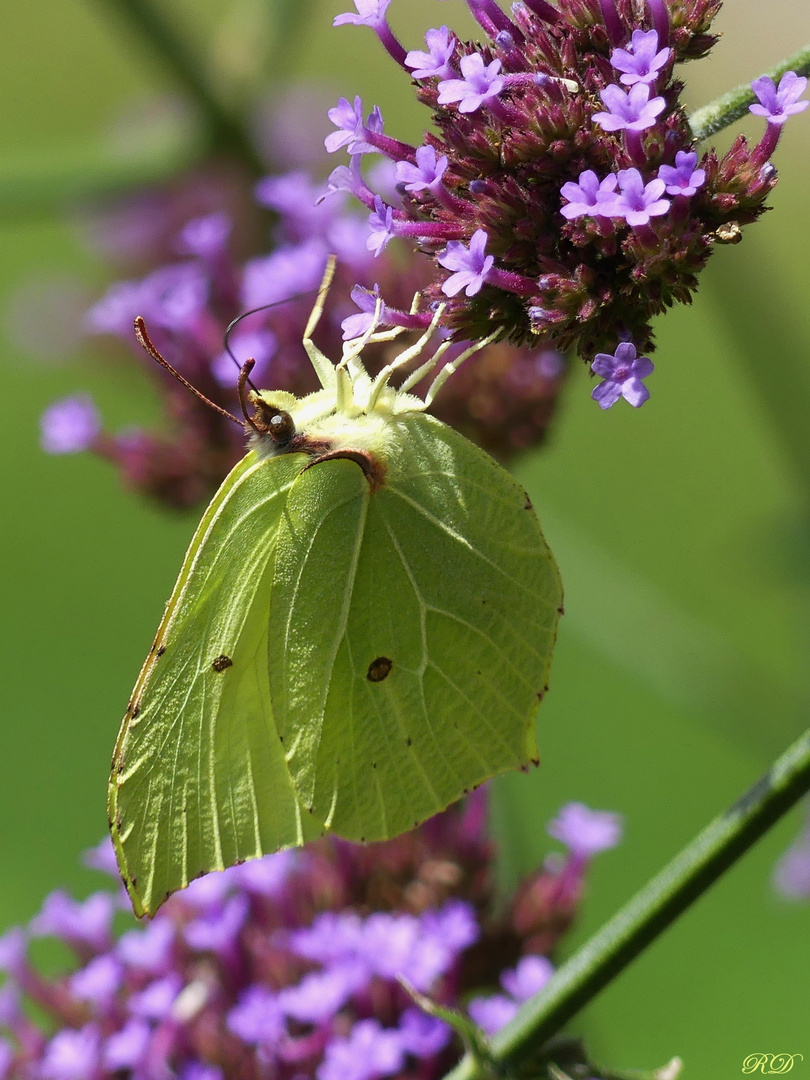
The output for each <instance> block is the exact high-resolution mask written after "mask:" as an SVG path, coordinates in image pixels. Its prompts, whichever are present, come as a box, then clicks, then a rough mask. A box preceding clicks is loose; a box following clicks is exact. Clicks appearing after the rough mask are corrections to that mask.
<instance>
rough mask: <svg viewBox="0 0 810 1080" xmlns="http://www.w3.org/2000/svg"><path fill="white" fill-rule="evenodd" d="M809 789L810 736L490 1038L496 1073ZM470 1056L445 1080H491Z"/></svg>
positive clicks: (529, 1048)
mask: <svg viewBox="0 0 810 1080" xmlns="http://www.w3.org/2000/svg"><path fill="white" fill-rule="evenodd" d="M809 789H810V731H807V732H805V733H804V735H802V736H801V738H800V739H798V740H797V741H796V742H795V743H794V744H793V746H791V747H790V748H789V749H788V750H787V751H785V753H784V754H783V755H782V756H781V757H780V758H778V759H777V760H776V762H774V764H773V765H772V766H771V768H770V770H769V771H768V772H767V773H766V774H765V775H764V776H763V777H762V778H761V779H760V780H759V781H758V782H757V783H756V784H754V786H753V787H752V788H751V789H750V790H749V791H747V792H746V793H745V795H743V796H742V798H741V799H738V801H737V802H736V803H735V804H734V805H733V806H732V807H730V809H728V810H727V811H726V812H725V813H724V814H721V815H720V817H718V818H716V819H715V820H714V821H713V822H712V823H711V824H710V825H708V826H707V827H706V828H705V829H704V830H703V832H702V833H700V834H699V835H698V836H697V837H695V839H694V840H693V841H692V842H691V843H690V844H689V845H688V846H687V847H686V848H684V850H683V851H682V852H681V853H680V854H679V855H677V856H676V857H675V858H674V859H673V860H672V862H671V863H670V864H669V865H668V866H666V867H664V869H663V870H662V871H661V872H660V873H659V874H658V875H657V876H656V877H654V878H653V879H652V880H651V881H650V882H648V883H647V885H645V886H644V888H643V889H642V890H641V892H639V893H637V895H636V896H635V897H634V898H633V899H632V900H631V901H630V902H629V903H628V904H627V905H626V906H625V907H624V908H622V909H621V911H619V912H618V914H616V915H614V917H613V918H612V919H611V920H610V921H609V922H608V923H606V925H605V926H603V927H602V929H601V930H600V931H598V933H597V934H596V935H595V936H594V937H592V938H591V940H590V941H588V942H587V943H586V944H585V945H584V946H583V947H582V948H581V949H580V950H579V952H577V953H576V954H575V955H574V956H572V957H571V959H570V960H569V961H568V962H567V963H566V964H564V965H563V966H562V967H561V968H560V969H559V971H558V972H557V973H556V975H555V976H554V977H553V979H551V981H550V982H549V983H547V984H546V986H545V987H544V988H543V990H541V991H540V993H538V994H536V995H535V996H534V997H533V998H531V999H530V1000H529V1001H527V1002H526V1004H525V1005H524V1006H523V1007H522V1008H521V1010H520V1012H519V1013H518V1014H517V1016H516V1017H515V1019H514V1020H512V1021H511V1023H509V1024H508V1025H507V1026H506V1027H505V1028H504V1029H503V1030H502V1031H500V1032H499V1033H498V1034H497V1035H496V1036H494V1038H493V1039H492V1052H491V1058H490V1061H491V1065H492V1066H494V1068H495V1070H499V1069H501V1068H507V1069H508V1068H509V1066H513V1065H518V1064H519V1063H520V1062H521V1060H522V1059H523V1058H525V1057H527V1056H528V1055H529V1054H530V1053H532V1052H533V1051H536V1049H537V1048H538V1047H539V1046H541V1045H542V1044H543V1043H545V1042H546V1041H547V1040H548V1039H550V1038H551V1037H552V1036H553V1035H556V1034H558V1032H559V1031H560V1029H561V1028H562V1027H563V1025H564V1024H566V1023H567V1022H568V1021H569V1020H570V1019H571V1017H572V1016H574V1015H575V1014H576V1013H578V1012H579V1010H580V1009H582V1008H583V1007H584V1006H585V1005H587V1004H588V1003H589V1002H590V1001H591V1000H592V999H593V998H594V997H595V996H596V995H597V994H598V993H599V991H600V990H602V989H603V987H605V986H606V985H607V984H608V983H609V982H611V981H612V980H613V979H615V978H616V976H617V975H619V974H620V973H621V972H622V971H623V970H624V969H625V968H626V967H627V965H628V964H630V962H631V961H632V960H634V959H635V958H636V956H638V955H639V953H641V952H642V951H643V950H644V949H645V948H646V947H647V946H648V945H649V944H651V942H653V941H654V940H655V939H656V938H657V937H658V936H659V934H661V933H663V931H664V930H666V929H667V927H668V926H670V925H671V924H672V923H673V922H674V921H675V919H677V917H678V916H679V915H680V914H682V913H683V912H684V911H686V910H687V908H689V907H690V906H691V905H692V904H693V903H694V902H695V900H697V899H698V897H700V896H702V895H703V893H704V892H706V890H707V889H708V888H709V887H710V886H711V885H713V884H714V882H715V881H717V879H718V878H719V877H721V876H722V874H724V873H725V871H726V870H728V869H729V867H731V866H732V865H733V864H734V863H735V862H736V861H737V859H739V858H740V856H741V855H744V854H745V852H746V851H748V849H749V848H750V847H751V846H752V845H753V844H754V843H756V841H757V840H758V839H759V838H760V837H761V836H762V835H763V834H764V833H765V832H767V830H768V829H770V827H771V826H772V825H773V824H775V822H777V821H778V820H779V819H780V818H781V817H782V816H783V815H784V814H785V813H786V812H787V811H788V810H790V808H791V807H792V806H794V805H795V803H797V802H798V800H799V799H800V798H801V797H802V796H803V795H804V794H806V793H807V791H808V790H809ZM488 1075H489V1074H488V1073H487V1071H486V1068H485V1067H484V1066H482V1064H481V1063H480V1062H476V1061H475V1060H474V1059H473V1058H471V1057H469V1056H467V1057H465V1058H464V1059H463V1060H462V1061H461V1062H460V1063H459V1064H458V1065H457V1066H456V1067H455V1068H454V1069H453V1070H452V1071H451V1072H449V1073H448V1074H447V1075H446V1077H445V1080H487V1078H488Z"/></svg>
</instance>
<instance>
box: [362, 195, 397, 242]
mask: <svg viewBox="0 0 810 1080" xmlns="http://www.w3.org/2000/svg"><path fill="white" fill-rule="evenodd" d="M368 225H369V229H370V232H369V235H368V238H367V240H366V247H367V248H368V250H369V251H372V252H373V253H374V255H375V256H377V255H379V254H380V253H381V252H382V250H383V249H384V248H385V247H386V246H387V244H388V242H389V240H391V239H392V238H393V237H394V236H395V235H396V233H395V231H394V208H393V207H392V206H386V205H385V203H384V202H383V201H382V199H381V198H380V196H379V195H377V196H376V197H375V199H374V211H373V212H372V213H371V214H369V218H368Z"/></svg>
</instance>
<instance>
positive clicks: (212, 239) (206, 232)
mask: <svg viewBox="0 0 810 1080" xmlns="http://www.w3.org/2000/svg"><path fill="white" fill-rule="evenodd" d="M231 228H232V225H231V221H230V219H229V218H228V215H227V214H222V213H216V214H206V216H205V217H201V218H194V220H193V221H189V223H188V224H187V225H186V226H185V228H184V229H183V231H182V232H181V233H180V236H179V238H178V243H177V250H178V251H179V252H180V253H181V254H182V255H197V256H199V258H201V259H214V258H217V257H218V256H220V255H222V254H223V253H224V252H225V250H226V248H227V245H228V238H229V237H230V235H231Z"/></svg>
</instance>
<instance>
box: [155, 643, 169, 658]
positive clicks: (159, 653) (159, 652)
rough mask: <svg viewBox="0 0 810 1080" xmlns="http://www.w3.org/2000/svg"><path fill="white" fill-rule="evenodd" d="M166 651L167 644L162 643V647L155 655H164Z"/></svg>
mask: <svg viewBox="0 0 810 1080" xmlns="http://www.w3.org/2000/svg"><path fill="white" fill-rule="evenodd" d="M165 652H166V646H165V645H161V646H160V648H159V649H158V651H157V652H156V653H155V656H163V654H164V653H165Z"/></svg>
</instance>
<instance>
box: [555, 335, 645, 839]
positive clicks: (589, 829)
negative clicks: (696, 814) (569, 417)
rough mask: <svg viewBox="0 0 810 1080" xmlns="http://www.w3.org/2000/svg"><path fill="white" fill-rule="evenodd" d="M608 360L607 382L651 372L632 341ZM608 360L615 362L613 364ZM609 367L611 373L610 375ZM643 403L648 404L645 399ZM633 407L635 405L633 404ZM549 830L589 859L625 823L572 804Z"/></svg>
mask: <svg viewBox="0 0 810 1080" xmlns="http://www.w3.org/2000/svg"><path fill="white" fill-rule="evenodd" d="M597 359H599V358H598V357H597ZM605 361H606V362H605V363H604V364H600V370H599V371H597V372H596V374H597V375H601V376H602V377H603V378H605V379H611V378H615V379H616V380H617V381H621V380H626V379H628V378H629V377H630V374H629V372H630V369H631V368H632V367H633V366H634V365H635V364H638V365H640V366H639V370H638V371H636V372H633V374H634V375H635V376H636V377H637V378H639V379H643V378H646V377H647V375H649V374H650V373H651V372H652V363H651V362H650V361H649V360H647V359H646V357H643V356H642V357H639V358H638V359H636V349H635V346H634V345H631V344H630V343H629V342H624V343H622V344H621V345H619V347H618V348H617V349H616V356H615V357H613V356H609V357H605ZM607 361H612V362H613V363H612V365H611V364H608V363H607ZM608 368H610V371H611V374H608V370H607V369H608ZM642 389H646V387H642ZM621 394H622V391H619V392H617V395H616V397H615V398H614V401H618V398H619V396H620V395H621ZM597 400H598V399H597ZM628 400H630V399H629V398H628ZM643 400H645V401H646V398H644V399H643ZM631 404H634V402H632V401H631ZM639 404H641V402H639ZM602 407H603V408H608V407H609V406H607V405H603V406H602ZM546 831H547V832H548V834H549V836H553V837H554V839H555V840H559V841H560V842H561V843H563V844H565V846H566V847H567V848H568V849H569V851H570V852H571V853H572V854H573V855H577V856H580V857H583V858H590V857H591V856H593V855H596V854H597V853H598V852H600V851H607V850H608V849H609V848H612V847H615V846H616V844H618V842H619V840H620V839H621V836H622V820H621V817H620V816H619V815H618V814H613V813H609V812H608V811H606V810H591V809H590V808H589V807H587V806H585V804H584V803H579V802H570V803H566V804H565V806H563V808H562V809H561V810H560V812H559V814H558V815H557V817H556V818H554V820H553V821H552V822H550V824H549V826H548V828H547V829H546Z"/></svg>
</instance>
